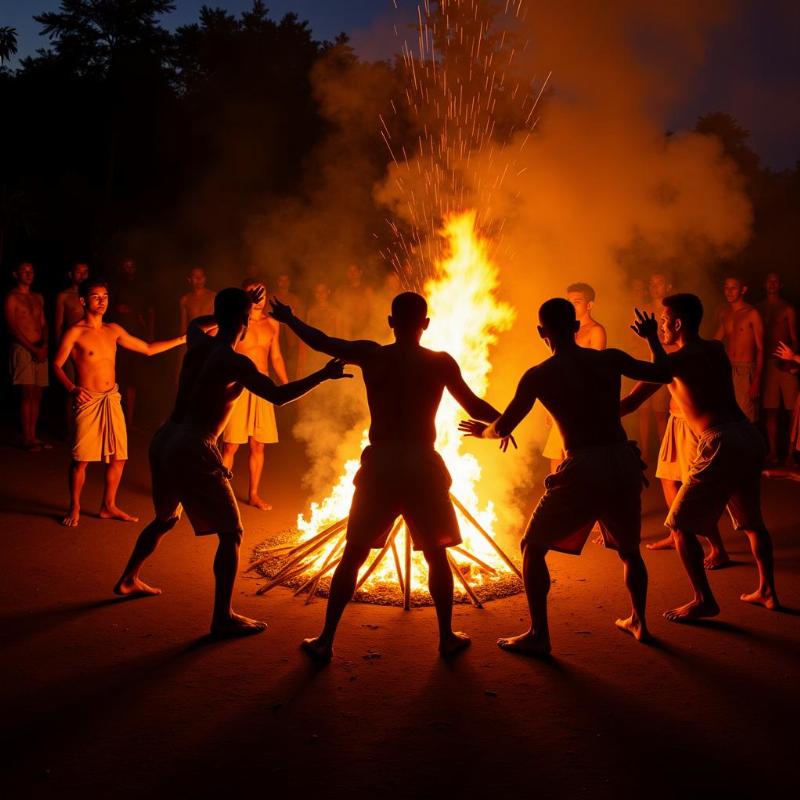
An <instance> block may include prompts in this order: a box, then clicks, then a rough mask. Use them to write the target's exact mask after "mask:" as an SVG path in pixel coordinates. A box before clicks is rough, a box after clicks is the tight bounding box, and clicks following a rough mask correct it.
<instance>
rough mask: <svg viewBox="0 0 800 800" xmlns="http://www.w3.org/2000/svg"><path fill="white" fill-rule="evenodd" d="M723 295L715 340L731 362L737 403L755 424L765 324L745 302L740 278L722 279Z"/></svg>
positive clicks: (744, 286)
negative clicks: (723, 346)
mask: <svg viewBox="0 0 800 800" xmlns="http://www.w3.org/2000/svg"><path fill="white" fill-rule="evenodd" d="M723 292H724V293H725V300H726V301H727V303H728V305H727V307H723V308H721V309H720V310H719V311H718V312H717V319H716V331H715V333H714V338H715V339H717V340H718V341H720V342H723V343H724V345H725V352H726V353H727V354H728V358H729V359H730V362H731V369H732V371H733V387H734V389H735V390H736V402H737V403H738V404H739V408H741V409H742V411H743V412H744V415H745V416H746V417H747V419H749V420H750V422H755V421H756V417H757V415H758V396H759V394H760V393H761V372H762V369H763V366H764V324H763V322H762V321H761V317H760V315H759V313H758V311H756V309H755V308H754V307H753V306H751V305H750V304H749V303H745V301H744V296H745V294H746V293H747V285H746V284H745V283H744V281H743V280H742V279H741V278H738V277H728V278H725V283H724V284H723Z"/></svg>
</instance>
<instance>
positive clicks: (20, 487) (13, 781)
mask: <svg viewBox="0 0 800 800" xmlns="http://www.w3.org/2000/svg"><path fill="white" fill-rule="evenodd" d="M146 440H147V437H146V436H144V435H141V434H140V435H138V436H134V443H133V448H132V455H131V462H130V464H129V469H128V470H127V472H126V475H125V477H124V479H123V488H122V491H121V493H120V501H121V505H122V507H123V508H125V509H126V510H128V511H132V512H135V513H138V514H139V515H141V517H142V519H143V521H146V519H147V518H148V515H149V512H150V506H149V498H148V477H147V471H146V459H145V446H146ZM241 455H243V454H241ZM269 458H270V459H271V460H272V468H271V474H272V475H273V476H274V477H273V479H272V484H271V489H270V491H268V492H267V495H268V497H269V498H270V499H271V500H272V501H273V502H274V504H275V511H273V512H271V513H269V514H264V513H261V512H257V511H255V510H254V509H251V508H248V507H243V515H244V519H245V525H246V527H247V530H246V533H245V545H244V548H243V560H244V561H246V560H247V558H248V556H249V552H250V549H251V548H252V546H253V545H255V544H256V543H257V542H259V541H261V540H263V539H264V538H266V537H267V536H268V535H269V534H270V533H271V532H274V531H277V530H279V529H280V528H282V527H285V526H286V525H289V524H291V522H292V521H293V519H294V517H295V515H296V514H297V512H298V511H299V510H301V508H302V506H303V503H304V500H305V498H304V494H303V492H302V491H301V489H300V482H299V479H300V475H301V473H302V459H301V458H299V457H298V456H297V455H296V454H295V455H293V453H292V450H291V448H289V447H287V445H283V444H282V445H279V446H278V447H276V448H272V449H271V450H270V451H269ZM279 460H282V462H283V463H281V465H280V468H277V462H278V461H279ZM66 462H67V451H66V448H65V447H64V446H61V447H57V448H56V449H55V450H53V451H52V452H49V453H39V454H28V453H22V452H20V451H19V450H16V449H14V448H12V447H10V446H3V447H0V468H1V469H2V474H3V490H2V514H1V516H0V520H1V527H0V564H1V565H2V567H0V569H2V600H1V601H0V602H1V603H2V607H1V608H0V624H1V625H2V627H1V628H0V654H1V659H2V660H1V661H0V669H1V670H2V678H3V680H2V688H0V693H1V695H2V708H3V712H2V721H1V722H0V726H2V734H0V735H2V751H1V752H2V759H3V768H2V770H3V771H2V782H1V783H0V791H2V793H3V796H4V797H7V798H19V797H26V798H27V797H30V798H38V797H92V798H94V797H97V798H106V797H109V798H110V797H114V798H128V797H150V798H160V797H211V796H218V795H219V796H221V795H222V794H223V793H224V794H225V795H227V796H232V797H235V796H237V795H246V796H262V795H266V796H275V795H276V794H277V793H278V792H282V791H291V793H292V794H293V795H294V796H302V797H310V796H313V795H317V794H319V795H322V794H325V795H328V796H334V797H349V796H352V797H355V796H357V795H359V796H363V797H366V798H373V797H403V798H410V797H430V796H434V795H439V794H441V795H442V796H444V795H447V796H452V797H497V798H500V797H509V796H511V795H512V794H516V793H518V792H519V793H523V796H526V797H544V798H547V797H567V798H572V797H583V796H586V797H593V798H598V797H600V798H605V797H609V798H611V797H614V798H622V797H654V798H662V797H664V798H666V797H678V796H681V797H693V796H700V795H706V794H708V793H711V792H713V793H714V794H715V795H719V796H723V797H726V798H739V797H755V796H759V797H765V796H769V795H772V796H777V797H783V796H793V797H794V796H796V794H795V791H796V787H797V782H798V777H799V775H798V773H799V772H800V770H798V763H797V762H798V750H797V748H798V737H797V726H798V711H799V710H800V709H799V708H798V706H799V705H800V703H798V698H800V688H798V678H799V677H800V671H799V670H798V666H799V665H800V616H798V613H800V612H799V611H798V609H800V582H799V581H798V573H800V502H798V500H800V485H798V484H796V483H795V484H791V483H778V482H768V483H766V484H765V508H766V518H767V522H768V524H769V525H770V526H771V529H772V532H773V535H774V538H775V542H776V561H777V574H778V581H779V584H778V585H779V589H780V592H781V599H782V601H783V603H784V604H785V606H786V607H787V608H786V611H785V612H783V613H770V612H767V611H765V610H763V609H761V608H756V607H752V606H748V605H745V604H744V603H741V602H740V601H739V600H738V597H739V594H740V592H742V591H745V590H751V589H753V588H755V584H756V580H755V570H754V568H753V566H752V564H751V561H750V557H749V553H748V550H747V545H746V542H745V540H744V539H743V538H742V537H739V536H737V535H736V534H733V533H732V532H731V531H730V528H729V526H728V525H727V522H726V523H724V527H723V535H724V536H725V539H726V541H727V542H728V544H729V545H730V550H731V553H732V555H733V557H734V559H735V561H736V562H737V563H736V565H735V566H733V567H731V568H730V569H726V570H723V571H720V572H718V573H715V574H714V575H713V577H712V583H713V586H714V588H715V590H716V592H717V596H718V599H719V601H720V604H721V605H722V614H721V615H720V617H719V618H718V619H716V620H714V621H710V622H707V623H705V624H703V625H702V626H692V627H689V626H679V625H674V624H671V623H668V622H666V621H665V620H664V619H663V618H662V617H661V616H660V612H661V611H663V610H664V609H666V608H669V607H671V606H672V605H675V604H677V603H678V602H682V601H685V600H686V599H688V585H687V582H686V579H685V577H684V575H683V573H682V571H681V568H680V566H679V564H678V561H677V557H676V556H675V554H674V553H671V552H663V553H650V552H646V554H645V558H646V561H647V565H648V568H649V569H650V575H651V593H650V608H651V621H652V628H653V632H654V633H655V634H656V636H657V637H658V643H657V644H656V645H654V646H649V647H647V646H642V645H639V644H637V643H636V642H634V641H633V640H632V639H630V638H628V637H626V636H624V635H622V634H620V633H619V632H618V631H617V630H616V629H615V628H614V619H615V618H616V617H617V616H619V615H621V614H626V613H627V604H626V595H625V592H624V588H623V586H622V581H621V570H620V565H619V562H618V561H617V559H616V557H615V556H614V554H613V553H611V552H609V551H605V550H603V549H602V548H601V547H597V546H594V545H591V544H589V545H587V548H586V550H585V552H584V555H583V556H582V557H581V558H577V559H576V558H571V557H568V556H559V555H554V556H551V559H550V563H551V568H552V571H553V576H554V579H555V584H554V587H553V592H552V594H551V600H552V603H551V608H552V633H553V644H554V651H555V652H554V654H555V656H556V658H555V659H554V660H553V661H552V662H548V663H542V662H537V661H528V660H525V659H523V658H519V657H516V656H512V655H508V654H506V653H503V652H501V651H500V650H498V648H497V647H496V646H495V639H496V638H497V636H498V635H504V634H510V633H516V632H518V631H520V630H521V629H522V628H523V626H524V624H525V621H526V614H525V603H524V599H523V597H522V596H517V597H513V598H510V599H505V600H501V601H497V602H493V603H490V604H489V605H488V606H487V607H486V608H485V609H483V610H476V609H473V608H471V607H467V606H461V607H457V609H456V612H455V616H456V623H457V627H459V628H461V629H463V630H465V631H467V632H469V633H470V634H471V635H472V637H473V642H474V643H473V646H472V648H471V649H470V650H468V651H467V652H466V653H464V654H463V655H462V656H461V657H460V658H459V659H458V660H456V661H455V662H453V663H443V662H442V661H441V660H440V659H439V658H438V657H437V653H436V649H435V624H434V615H433V610H432V609H430V608H425V609H419V610H414V611H411V612H403V611H402V610H401V609H397V608H383V607H375V606H363V605H354V606H352V607H351V608H350V609H349V611H348V613H347V614H346V616H345V619H344V622H343V625H342V628H341V635H340V638H339V640H338V646H337V652H336V656H335V658H334V661H333V663H332V664H330V665H329V666H328V667H326V668H321V669H320V668H317V667H315V666H313V665H311V664H310V663H309V662H308V661H307V660H306V658H305V657H304V656H303V654H302V653H301V652H300V650H299V649H298V643H299V641H300V640H301V638H302V637H304V636H307V635H311V634H315V633H316V632H317V631H318V628H319V625H320V621H321V618H322V614H323V612H324V601H316V602H314V603H313V604H311V605H305V604H304V602H303V600H302V599H300V598H294V597H293V596H292V594H291V592H289V591H287V590H284V589H278V590H276V591H274V592H272V593H270V594H268V595H266V596H264V597H257V596H256V595H255V589H256V588H257V586H258V584H257V583H255V582H254V581H250V580H246V579H244V580H241V581H240V583H239V584H238V588H237V594H236V602H237V606H238V610H239V611H241V612H242V613H245V614H248V615H250V616H253V617H258V618H263V619H266V620H267V621H268V622H269V625H270V627H269V630H268V631H267V633H266V634H264V635H261V636H257V637H254V638H251V639H247V640H240V641H229V642H211V641H209V640H208V639H206V638H205V637H204V634H205V632H206V630H207V623H208V617H209V612H210V605H211V588H212V578H211V561H212V557H213V552H214V548H215V541H214V540H213V539H211V538H209V537H205V538H201V539H197V538H195V537H194V536H193V535H192V533H191V530H190V528H189V526H188V523H186V522H181V523H180V525H179V526H178V527H177V528H176V529H175V531H174V532H173V533H172V534H171V535H170V537H169V538H168V540H167V541H166V542H165V544H164V545H163V547H162V548H161V550H160V551H159V552H158V553H157V554H156V556H155V557H154V559H153V560H152V566H150V568H149V569H148V570H147V572H146V575H145V576H144V577H145V578H146V579H147V580H148V581H150V582H152V583H154V584H155V585H157V586H161V587H162V588H163V589H164V594H163V596H161V597H158V598H153V599H147V600H137V601H135V602H130V601H124V600H123V601H120V600H118V599H116V598H114V596H113V595H112V594H111V592H110V589H111V587H112V585H113V584H114V581H115V580H116V578H117V576H118V573H119V571H120V569H121V567H122V565H123V563H124V561H125V559H126V557H127V555H128V552H129V550H130V548H131V545H132V543H133V541H134V539H135V537H136V535H137V533H138V530H139V527H140V526H139V525H130V524H124V523H117V522H106V521H103V520H100V519H98V518H96V517H94V516H91V515H90V514H87V515H86V516H85V517H84V518H83V519H82V521H81V525H80V527H79V528H77V529H68V528H63V527H61V526H60V525H59V524H58V523H57V519H58V518H59V517H60V515H61V514H62V513H63V510H64V508H65V500H66V496H65V495H66V487H65V468H66ZM239 465H240V469H239V473H238V475H237V480H236V484H237V486H238V487H239V489H240V490H241V489H242V488H243V477H244V476H243V475H242V474H241V473H242V469H241V467H243V466H244V460H243V459H242V460H241V461H240V462H239ZM268 469H270V468H269V467H268ZM90 472H91V475H90V478H89V481H88V482H87V486H86V490H85V508H86V510H87V512H91V511H93V510H95V509H96V508H97V506H98V504H99V498H100V480H99V479H100V474H99V469H98V468H95V469H94V470H91V469H90ZM533 499H534V498H532V499H531V502H533ZM646 508H647V514H646V517H645V522H644V537H645V539H646V540H652V539H655V538H657V537H658V536H660V535H661V530H662V529H661V527H660V524H661V519H662V516H663V511H662V507H661V504H660V497H659V494H658V491H657V490H656V489H653V488H651V489H650V490H649V491H648V494H647V497H646Z"/></svg>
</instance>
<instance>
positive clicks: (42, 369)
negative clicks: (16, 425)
mask: <svg viewBox="0 0 800 800" xmlns="http://www.w3.org/2000/svg"><path fill="white" fill-rule="evenodd" d="M12 275H13V276H14V280H15V281H16V285H15V286H14V288H13V289H12V290H11V291H10V292H9V293H8V294H7V295H6V302H5V315H6V325H7V326H8V331H9V333H10V334H11V347H10V352H9V367H10V370H11V382H12V383H13V384H14V385H15V386H19V387H20V421H21V424H22V446H23V447H24V448H25V450H28V451H30V452H36V451H38V450H42V449H45V448H48V449H49V447H50V445H46V444H45V443H44V442H43V441H42V440H41V439H39V438H38V437H37V436H36V423H37V422H38V420H39V407H40V405H41V402H42V389H43V388H44V387H45V386H47V383H48V372H47V320H45V317H44V300H43V298H42V296H41V295H40V294H39V293H38V292H34V291H31V285H32V284H33V279H34V270H33V264H31V263H30V262H29V261H23V262H21V263H20V265H19V266H18V267H17V268H16V269H15V270H14V272H13V273H12Z"/></svg>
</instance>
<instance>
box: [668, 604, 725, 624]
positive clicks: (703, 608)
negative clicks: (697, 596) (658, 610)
mask: <svg viewBox="0 0 800 800" xmlns="http://www.w3.org/2000/svg"><path fill="white" fill-rule="evenodd" d="M717 614H719V606H718V605H717V604H716V603H715V602H714V601H713V600H705V601H701V600H692V602H691V603H687V604H686V605H685V606H678V608H672V609H670V610H669V611H665V612H664V616H665V617H666V618H667V619H668V620H669V621H670V622H691V621H692V620H695V619H700V618H701V617H716V616H717Z"/></svg>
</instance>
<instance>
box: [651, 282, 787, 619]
mask: <svg viewBox="0 0 800 800" xmlns="http://www.w3.org/2000/svg"><path fill="white" fill-rule="evenodd" d="M737 283H738V282H737ZM734 290H735V291H736V292H737V293H738V292H739V287H738V285H737V287H734ZM754 313H755V311H754ZM702 319H703V304H702V303H701V302H700V298H698V297H696V296H695V295H692V294H677V295H673V296H672V297H667V298H665V300H664V314H663V315H662V317H661V335H662V338H663V340H664V341H665V342H666V343H670V344H675V345H677V346H678V348H679V349H678V350H676V351H675V352H673V353H671V354H670V355H669V356H668V362H669V369H670V372H671V373H672V376H673V381H672V383H671V384H670V391H671V393H672V396H673V397H674V399H675V401H676V402H677V403H678V406H679V407H680V409H681V411H682V413H683V415H684V417H685V418H686V421H687V423H688V424H689V426H690V427H691V429H692V431H694V433H695V435H696V436H697V437H698V443H697V454H696V455H695V458H694V459H693V460H692V462H691V464H690V465H689V474H688V476H687V478H686V480H685V481H683V482H682V485H681V488H680V490H679V491H678V494H677V495H676V497H675V499H674V501H673V503H672V506H671V508H670V511H669V514H668V515H667V519H666V522H665V523H664V524H665V525H666V526H667V527H668V528H670V529H671V530H672V532H673V536H674V537H675V544H676V547H677V550H678V555H679V556H680V558H681V561H682V562H683V565H684V567H685V568H686V572H687V573H688V575H689V580H690V581H691V584H692V588H693V589H694V598H693V599H692V600H691V601H690V602H688V603H686V604H685V605H682V606H679V607H678V608H674V609H672V610H670V611H667V612H666V613H665V614H664V616H665V617H666V618H667V619H669V620H671V621H673V622H691V621H693V620H696V619H699V618H701V617H714V616H716V615H717V614H719V606H718V605H717V602H716V600H715V599H714V596H713V594H712V592H711V587H710V585H709V583H708V577H707V576H706V573H705V570H704V569H703V548H702V547H701V546H700V543H699V542H698V541H697V537H698V535H704V534H706V532H707V531H709V530H711V529H712V528H713V526H715V525H716V523H717V520H718V519H719V518H720V516H721V515H722V512H723V510H724V509H725V508H726V507H727V510H728V514H729V515H730V517H731V521H732V523H733V527H734V528H735V529H736V530H737V531H744V533H745V534H747V538H748V539H749V542H750V548H751V550H752V551H753V557H754V558H755V560H756V564H757V565H758V575H759V585H758V588H757V589H756V591H754V592H750V593H748V594H743V595H741V599H742V600H744V601H745V602H747V603H756V604H759V605H762V606H764V607H765V608H770V609H773V608H777V607H778V596H777V594H776V592H775V579H774V575H773V565H772V540H771V538H770V535H769V532H768V531H767V528H766V526H765V525H764V520H763V518H762V516H761V468H762V465H763V462H764V456H765V453H764V445H763V442H762V441H761V436H760V435H759V433H758V431H757V430H756V428H755V426H753V425H751V424H750V423H749V422H748V421H747V418H746V417H745V415H744V412H743V411H742V409H741V408H740V406H739V405H738V403H737V400H736V393H735V390H734V377H733V374H732V372H731V369H730V361H729V359H728V356H727V355H726V353H725V349H724V347H723V346H722V345H720V343H719V342H718V341H714V340H707V339H702V338H701V337H700V323H701V321H702Z"/></svg>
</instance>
